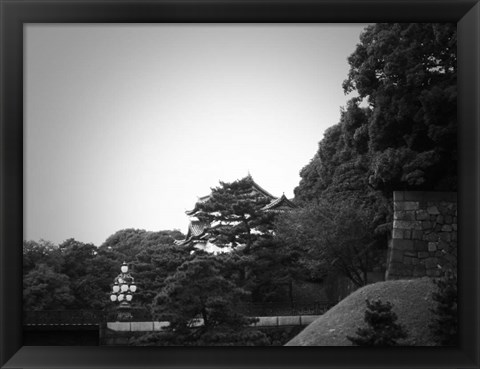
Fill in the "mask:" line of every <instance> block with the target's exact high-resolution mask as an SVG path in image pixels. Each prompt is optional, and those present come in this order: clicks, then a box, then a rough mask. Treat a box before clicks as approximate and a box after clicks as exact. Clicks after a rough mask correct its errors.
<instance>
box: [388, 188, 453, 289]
mask: <svg viewBox="0 0 480 369" xmlns="http://www.w3.org/2000/svg"><path fill="white" fill-rule="evenodd" d="M393 207H394V221H393V230H392V239H391V241H390V245H389V251H388V256H387V271H386V276H385V279H386V280H392V279H410V278H420V277H424V276H429V277H436V276H439V275H440V271H441V269H440V267H446V266H452V265H456V259H457V194H456V192H415V191H395V192H394V194H393Z"/></svg>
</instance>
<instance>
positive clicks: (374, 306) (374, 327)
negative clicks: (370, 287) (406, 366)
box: [347, 299, 407, 346]
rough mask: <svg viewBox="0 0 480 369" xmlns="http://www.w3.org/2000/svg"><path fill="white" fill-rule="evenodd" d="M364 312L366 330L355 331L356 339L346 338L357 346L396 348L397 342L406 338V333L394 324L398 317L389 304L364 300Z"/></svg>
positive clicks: (401, 327)
mask: <svg viewBox="0 0 480 369" xmlns="http://www.w3.org/2000/svg"><path fill="white" fill-rule="evenodd" d="M366 303H367V310H366V311H365V322H366V323H367V324H368V326H367V327H366V328H359V329H357V332H356V334H357V337H350V336H347V338H348V339H349V340H350V341H351V342H352V343H353V344H354V345H357V346H396V345H397V344H398V343H397V340H399V339H405V338H407V332H406V331H405V329H404V328H403V326H401V325H400V324H398V323H396V321H397V319H398V317H397V315H396V314H395V313H394V312H393V311H392V307H393V305H392V304H391V303H390V302H388V301H387V302H386V303H383V302H382V301H381V300H379V299H378V300H374V301H372V302H370V301H369V300H368V299H367V300H366Z"/></svg>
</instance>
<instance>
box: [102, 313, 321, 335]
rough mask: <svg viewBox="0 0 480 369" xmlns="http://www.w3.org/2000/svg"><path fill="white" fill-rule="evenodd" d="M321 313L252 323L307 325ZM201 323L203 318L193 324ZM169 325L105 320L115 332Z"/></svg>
mask: <svg viewBox="0 0 480 369" xmlns="http://www.w3.org/2000/svg"><path fill="white" fill-rule="evenodd" d="M320 316H321V315H291V316H288V315H287V316H259V317H257V318H258V321H257V322H256V323H253V324H252V326H255V327H279V326H284V325H308V324H310V323H312V322H313V321H314V320H316V319H317V318H319V317H320ZM202 324H203V320H200V319H199V321H197V322H196V324H195V326H200V325H202ZM169 325H170V323H169V322H107V328H108V329H111V330H113V331H117V332H146V331H149V332H151V331H161V330H163V329H165V328H166V327H168V326H169Z"/></svg>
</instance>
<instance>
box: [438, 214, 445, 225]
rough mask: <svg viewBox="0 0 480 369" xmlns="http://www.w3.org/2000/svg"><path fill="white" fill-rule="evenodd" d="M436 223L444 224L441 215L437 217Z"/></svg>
mask: <svg viewBox="0 0 480 369" xmlns="http://www.w3.org/2000/svg"><path fill="white" fill-rule="evenodd" d="M437 223H438V224H443V223H444V219H443V215H437Z"/></svg>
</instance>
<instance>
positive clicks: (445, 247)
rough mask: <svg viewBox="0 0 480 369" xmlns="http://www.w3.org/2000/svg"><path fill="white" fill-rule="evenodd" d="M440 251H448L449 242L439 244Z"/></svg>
mask: <svg viewBox="0 0 480 369" xmlns="http://www.w3.org/2000/svg"><path fill="white" fill-rule="evenodd" d="M437 247H438V249H439V250H447V249H448V242H445V241H440V242H438V246H437Z"/></svg>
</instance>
